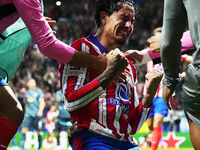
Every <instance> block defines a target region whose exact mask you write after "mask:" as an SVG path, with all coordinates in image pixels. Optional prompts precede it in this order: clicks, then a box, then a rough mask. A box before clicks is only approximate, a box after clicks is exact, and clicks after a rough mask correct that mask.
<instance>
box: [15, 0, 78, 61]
mask: <svg viewBox="0 0 200 150" xmlns="http://www.w3.org/2000/svg"><path fill="white" fill-rule="evenodd" d="M13 3H14V5H15V7H16V9H17V12H18V14H19V16H20V17H21V18H22V20H23V21H24V23H25V24H26V26H27V28H28V30H29V32H30V34H31V37H32V39H33V42H34V43H35V44H37V45H38V48H39V50H40V53H42V54H43V55H45V56H47V57H50V58H53V59H56V60H59V61H62V62H64V63H68V62H69V61H70V60H71V59H72V57H73V55H74V53H75V50H74V49H73V48H72V47H70V46H69V45H67V44H65V43H63V42H61V41H60V40H58V39H57V38H56V37H55V36H54V34H53V32H52V30H51V28H50V26H49V24H48V22H47V21H46V19H45V17H44V16H43V11H42V9H41V3H40V0H31V1H30V0H14V1H13Z"/></svg>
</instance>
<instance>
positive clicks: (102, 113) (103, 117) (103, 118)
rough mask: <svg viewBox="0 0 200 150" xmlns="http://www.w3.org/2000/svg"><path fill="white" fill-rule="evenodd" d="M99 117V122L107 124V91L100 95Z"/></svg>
mask: <svg viewBox="0 0 200 150" xmlns="http://www.w3.org/2000/svg"><path fill="white" fill-rule="evenodd" d="M98 100H99V118H98V122H100V123H101V124H103V125H104V126H107V108H106V106H107V103H106V93H103V94H101V95H100V96H99V98H98Z"/></svg>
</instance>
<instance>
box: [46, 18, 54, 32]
mask: <svg viewBox="0 0 200 150" xmlns="http://www.w3.org/2000/svg"><path fill="white" fill-rule="evenodd" d="M45 19H46V21H47V22H48V24H49V25H50V26H52V25H55V24H56V21H55V20H51V18H49V17H45ZM53 34H56V31H53Z"/></svg>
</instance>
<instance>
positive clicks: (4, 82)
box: [0, 77, 8, 86]
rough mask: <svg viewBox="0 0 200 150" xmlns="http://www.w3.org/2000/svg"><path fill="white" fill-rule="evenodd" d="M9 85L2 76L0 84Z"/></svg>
mask: <svg viewBox="0 0 200 150" xmlns="http://www.w3.org/2000/svg"><path fill="white" fill-rule="evenodd" d="M5 85H8V84H7V83H6V81H5V80H4V79H2V78H1V77H0V86H5Z"/></svg>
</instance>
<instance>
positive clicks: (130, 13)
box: [104, 4, 135, 45]
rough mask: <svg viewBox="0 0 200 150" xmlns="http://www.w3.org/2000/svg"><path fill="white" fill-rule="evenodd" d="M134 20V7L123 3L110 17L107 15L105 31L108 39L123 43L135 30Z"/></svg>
mask: <svg viewBox="0 0 200 150" xmlns="http://www.w3.org/2000/svg"><path fill="white" fill-rule="evenodd" d="M134 22H135V15H134V8H133V7H130V6H129V5H127V4H123V7H122V8H121V9H120V10H119V11H118V12H116V11H115V12H113V14H112V15H111V16H110V17H109V16H106V18H105V24H104V32H105V33H106V34H107V37H108V40H111V41H112V40H114V42H115V43H116V44H119V45H122V44H124V43H125V42H126V40H127V38H128V37H129V36H130V35H131V33H132V32H133V24H134Z"/></svg>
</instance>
